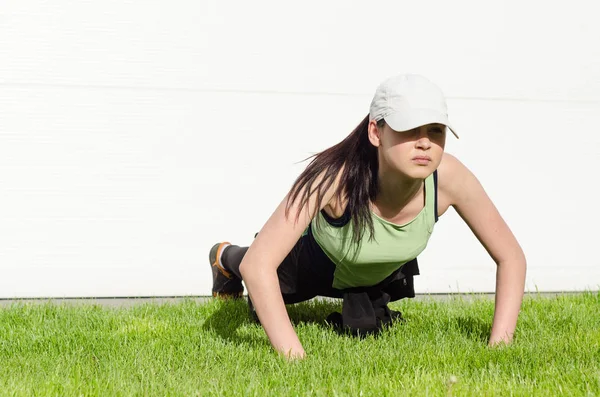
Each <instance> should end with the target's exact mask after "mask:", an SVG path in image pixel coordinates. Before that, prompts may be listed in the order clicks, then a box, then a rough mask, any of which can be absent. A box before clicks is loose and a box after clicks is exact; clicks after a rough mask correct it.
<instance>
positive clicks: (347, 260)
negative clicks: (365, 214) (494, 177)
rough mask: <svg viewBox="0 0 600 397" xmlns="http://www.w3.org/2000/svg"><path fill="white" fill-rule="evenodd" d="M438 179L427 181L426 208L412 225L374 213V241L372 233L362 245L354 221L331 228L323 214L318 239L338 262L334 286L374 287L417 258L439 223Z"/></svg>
mask: <svg viewBox="0 0 600 397" xmlns="http://www.w3.org/2000/svg"><path fill="white" fill-rule="evenodd" d="M435 211H436V208H435V185H434V176H433V175H430V176H429V177H427V179H425V206H424V207H423V209H422V210H421V212H420V213H419V214H418V215H417V216H416V217H415V218H414V219H413V220H411V221H410V222H407V223H405V224H403V225H397V224H394V223H392V222H388V221H386V220H385V219H382V218H380V217H379V216H377V215H376V214H374V213H373V212H371V214H372V217H373V226H374V228H375V233H374V235H373V236H374V239H372V240H370V241H369V233H368V232H365V235H364V236H363V238H362V239H361V241H360V243H359V244H358V245H356V244H354V243H353V242H352V230H353V228H352V222H351V221H349V222H348V223H347V224H346V225H344V226H342V227H336V226H333V225H331V224H330V223H329V222H327V220H326V219H325V217H324V216H323V214H322V213H321V212H319V214H318V215H317V216H318V217H319V218H320V219H319V220H318V222H315V221H314V220H313V222H312V232H313V235H314V238H315V240H316V242H317V244H319V246H320V247H321V249H323V251H324V252H325V254H326V255H327V256H328V257H329V259H331V261H333V263H335V265H336V268H335V273H334V279H333V287H334V288H338V289H345V288H352V287H370V286H373V285H376V284H378V283H379V282H381V281H383V280H384V279H385V278H386V277H388V276H389V275H390V274H392V273H393V272H394V271H396V270H398V269H399V268H400V267H402V265H404V264H405V263H406V262H408V261H410V260H412V259H414V258H416V257H417V256H418V255H419V254H420V253H421V252H422V251H423V250H424V249H425V247H426V246H427V242H428V241H429V237H430V236H431V232H432V231H433V226H434V224H435Z"/></svg>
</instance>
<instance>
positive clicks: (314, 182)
mask: <svg viewBox="0 0 600 397" xmlns="http://www.w3.org/2000/svg"><path fill="white" fill-rule="evenodd" d="M447 129H450V130H451V131H452V133H453V134H454V135H456V133H455V132H454V130H453V129H452V127H451V126H450V124H449V122H448V116H447V108H446V101H445V98H444V95H443V94H442V92H441V91H440V89H439V88H438V87H437V86H435V85H434V84H433V83H431V82H430V81H429V80H427V79H426V78H424V77H422V76H419V75H399V76H394V77H391V78H389V79H387V80H385V81H384V82H383V83H382V84H381V85H380V86H379V87H378V88H377V90H376V92H375V96H374V97H373V100H372V102H371V108H370V112H369V115H368V116H367V117H366V118H365V119H364V120H363V121H362V122H361V123H360V124H359V125H358V126H357V127H356V129H355V130H354V131H353V132H352V133H351V134H350V135H349V136H348V137H347V138H345V139H344V140H343V141H342V142H340V143H338V144H337V145H335V146H333V147H331V148H329V149H327V150H325V151H323V152H321V153H319V154H317V155H315V156H314V158H313V160H312V161H311V163H310V164H309V165H308V167H307V168H306V169H305V170H304V172H303V173H302V174H301V175H300V176H299V177H298V179H297V180H296V182H295V183H294V185H293V186H292V188H291V190H290V192H289V194H288V195H287V196H286V197H285V198H284V199H283V201H282V202H281V204H280V205H279V206H278V207H277V209H276V210H275V212H274V213H273V214H272V215H271V217H270V218H269V220H268V221H267V222H266V224H265V225H264V227H263V228H262V230H261V231H260V232H259V233H258V235H257V236H256V239H255V240H254V242H253V243H252V245H251V246H250V247H238V246H235V245H231V244H229V243H227V242H224V243H219V244H216V245H215V246H214V247H213V248H212V249H211V251H210V253H209V260H210V263H211V265H212V270H213V295H214V296H218V297H239V296H241V295H242V293H243V287H242V283H241V280H242V279H243V280H244V282H245V284H246V287H247V288H248V294H249V297H250V299H251V303H252V304H253V305H254V307H255V310H256V314H257V315H258V318H259V320H260V323H261V324H262V326H263V327H264V329H265V331H266V333H267V336H268V337H269V340H270V341H271V343H272V345H273V347H274V348H275V349H276V350H277V351H279V352H281V353H283V354H285V355H287V356H289V357H303V356H304V355H305V351H304V349H303V347H302V345H301V343H300V341H299V339H298V337H297V335H296V333H295V332H294V329H293V327H292V325H291V323H290V320H289V317H288V314H287V311H286V309H285V304H289V303H296V302H301V301H304V300H308V299H311V298H313V297H315V296H330V297H338V298H343V299H344V302H343V309H342V313H341V315H340V314H337V316H335V315H334V316H330V317H331V320H332V321H333V322H334V323H337V324H338V325H341V326H342V327H343V328H346V329H348V330H351V331H358V332H371V331H374V330H375V331H376V330H378V329H379V328H380V327H381V325H382V324H386V323H388V322H389V321H391V320H393V319H395V318H397V317H399V313H397V312H393V311H391V310H389V309H388V307H387V303H388V302H390V301H394V300H398V299H401V298H404V297H414V289H413V283H412V281H413V275H415V274H418V265H417V260H416V258H417V256H418V255H419V254H420V253H421V252H422V251H423V249H424V248H425V246H426V245H427V241H428V239H429V236H430V235H431V232H432V231H433V226H434V224H435V222H436V221H437V219H438V216H441V215H443V214H444V213H445V212H446V210H447V209H448V208H449V207H450V206H453V207H454V208H455V210H456V211H457V212H458V214H459V215H460V216H461V217H462V219H463V220H464V221H465V222H466V223H467V225H468V226H469V227H470V228H471V230H472V231H473V233H474V234H475V235H476V237H477V238H478V239H479V241H480V242H481V243H482V244H483V246H484V247H485V248H486V250H487V251H488V252H489V254H490V256H491V257H492V258H493V260H494V261H495V262H496V264H497V272H496V301H495V312H494V319H493V324H492V330H491V335H490V339H489V343H490V344H491V345H495V344H498V343H508V342H510V341H511V340H512V336H513V333H514V331H515V327H516V323H517V317H518V314H519V309H520V306H521V301H522V297H523V290H524V284H525V269H526V262H525V256H524V254H523V251H522V250H521V247H520V246H519V244H518V242H517V240H516V239H515V237H514V236H513V234H512V233H511V231H510V229H509V228H508V226H507V225H506V223H505V222H504V220H503V219H502V217H501V216H500V214H499V213H498V211H497V209H496V208H495V206H494V204H493V203H492V201H491V200H490V199H489V197H488V196H487V194H486V193H485V191H484V189H483V188H482V186H481V184H480V183H479V181H478V180H477V179H476V178H475V176H474V175H473V174H472V173H471V172H470V171H469V170H468V169H467V168H466V167H465V166H464V165H463V164H461V163H460V162H459V161H458V160H457V159H456V158H455V157H453V156H451V155H450V154H447V153H444V146H445V141H446V130H447Z"/></svg>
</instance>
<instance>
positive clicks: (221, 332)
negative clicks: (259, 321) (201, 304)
mask: <svg viewBox="0 0 600 397" xmlns="http://www.w3.org/2000/svg"><path fill="white" fill-rule="evenodd" d="M217 305H218V308H217V310H215V311H214V312H213V313H212V314H211V315H210V316H208V318H207V319H206V321H205V322H204V324H203V325H202V329H204V330H207V331H213V332H215V333H216V334H217V335H218V336H219V337H220V338H222V339H224V340H228V341H231V342H234V343H237V344H242V343H252V344H255V343H263V342H265V341H262V342H261V338H260V337H258V336H253V335H251V334H243V333H240V332H238V329H239V328H240V327H243V326H247V325H252V324H255V322H254V321H252V318H251V316H250V311H249V309H248V303H247V301H246V299H232V300H223V301H219V302H217Z"/></svg>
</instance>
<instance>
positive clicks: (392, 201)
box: [376, 170, 423, 212]
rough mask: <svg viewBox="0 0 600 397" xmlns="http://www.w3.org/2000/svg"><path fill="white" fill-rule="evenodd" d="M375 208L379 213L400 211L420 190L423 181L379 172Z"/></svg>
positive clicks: (383, 171) (384, 171) (382, 171)
mask: <svg viewBox="0 0 600 397" xmlns="http://www.w3.org/2000/svg"><path fill="white" fill-rule="evenodd" d="M378 182H379V190H378V193H377V198H376V202H377V205H376V206H377V207H378V208H379V209H380V210H382V211H381V212H388V211H391V212H398V211H400V210H402V208H404V207H405V206H406V205H407V204H408V203H409V202H410V201H411V200H412V199H413V198H414V197H415V196H416V195H417V194H418V193H419V191H420V190H421V189H422V187H423V179H413V178H410V177H408V176H406V175H401V174H397V173H392V172H389V171H386V170H380V171H379V175H378Z"/></svg>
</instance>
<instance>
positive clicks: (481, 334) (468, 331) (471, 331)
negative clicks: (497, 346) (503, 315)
mask: <svg viewBox="0 0 600 397" xmlns="http://www.w3.org/2000/svg"><path fill="white" fill-rule="evenodd" d="M452 322H453V323H454V325H455V326H456V328H457V329H458V330H459V331H460V332H461V333H462V334H463V335H465V336H466V337H467V338H469V339H472V340H475V341H477V342H483V343H487V341H488V339H489V337H490V332H491V330H492V325H491V324H490V323H489V321H484V320H482V319H481V318H478V317H463V316H461V317H457V318H454V319H452Z"/></svg>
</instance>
